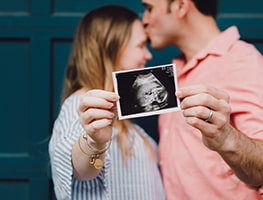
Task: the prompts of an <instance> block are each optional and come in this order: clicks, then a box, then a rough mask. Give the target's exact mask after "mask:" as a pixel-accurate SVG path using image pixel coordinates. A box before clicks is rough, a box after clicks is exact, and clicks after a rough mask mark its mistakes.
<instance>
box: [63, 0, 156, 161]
mask: <svg viewBox="0 0 263 200" xmlns="http://www.w3.org/2000/svg"><path fill="white" fill-rule="evenodd" d="M137 19H138V15H137V14H136V13H134V12H133V11H131V10H129V9H127V8H125V7H121V6H117V5H108V6H104V7H100V8H97V9H94V10H92V11H91V12H89V13H87V14H86V15H85V16H84V17H83V18H82V19H81V21H80V23H79V25H78V27H77V29H76V33H75V37H74V41H73V46H72V50H71V55H70V58H69V62H68V65H67V68H66V74H65V79H64V85H63V91H62V98H61V101H62V102H63V101H64V100H65V99H66V98H67V97H68V96H70V95H71V94H73V93H74V92H76V91H77V90H79V89H82V88H84V89H85V90H90V89H103V90H107V91H113V82H112V72H113V71H117V70H119V60H120V56H121V53H122V52H123V49H124V48H125V46H126V45H127V43H128V41H129V39H130V37H131V31H132V25H133V22H134V21H135V20H137ZM114 125H115V126H116V127H117V128H118V134H117V143H118V146H119V148H120V149H121V152H122V155H123V158H124V160H127V158H128V157H129V156H130V155H131V154H132V152H131V150H130V148H129V147H130V145H129V143H130V140H129V135H128V130H129V129H131V128H133V129H135V130H136V131H137V132H138V133H139V134H140V136H141V137H142V139H143V140H144V142H145V144H146V146H147V147H148V149H149V150H150V153H151V155H152V156H154V150H153V148H152V146H151V144H150V142H149V141H148V140H147V139H146V138H145V136H144V135H143V134H142V133H140V131H139V130H137V129H136V128H135V126H134V125H133V124H132V123H131V122H130V121H128V120H122V121H119V120H115V122H114Z"/></svg>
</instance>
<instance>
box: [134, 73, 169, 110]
mask: <svg viewBox="0 0 263 200" xmlns="http://www.w3.org/2000/svg"><path fill="white" fill-rule="evenodd" d="M132 88H133V91H134V95H135V102H136V103H135V107H139V108H140V109H142V110H143V111H145V112H148V111H155V110H160V109H162V108H164V107H166V106H167V105H168V92H167V90H166V88H165V87H164V85H163V84H162V83H161V82H160V81H159V80H158V79H157V78H156V77H155V76H154V75H153V74H152V73H151V72H150V73H148V74H140V75H138V76H137V77H136V79H135V81H134V83H133V85H132Z"/></svg>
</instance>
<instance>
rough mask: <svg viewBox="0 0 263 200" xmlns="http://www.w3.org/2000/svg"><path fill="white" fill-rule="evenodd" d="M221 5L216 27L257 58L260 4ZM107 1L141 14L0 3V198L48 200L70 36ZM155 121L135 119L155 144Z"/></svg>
mask: <svg viewBox="0 0 263 200" xmlns="http://www.w3.org/2000/svg"><path fill="white" fill-rule="evenodd" d="M220 2H221V3H220V15H219V17H218V23H219V25H220V28H222V29H224V28H225V27H227V26H230V25H234V24H235V25H237V26H238V27H239V30H240V33H241V36H242V38H243V39H244V40H247V41H250V42H252V43H254V44H255V46H256V47H257V48H258V49H259V50H260V51H261V52H262V53H263V7H262V6H259V5H261V0H252V1H250V2H249V3H248V2H247V1H245V0H241V1H238V3H236V2H235V1H226V0H222V1H220ZM109 3H110V4H121V5H126V6H128V7H130V8H131V9H133V10H135V11H137V12H138V13H140V14H141V13H142V11H143V8H142V6H141V3H140V0H126V1H121V0H119V1H118V0H115V1H113V0H111V1H110V0H100V1H84V0H80V1H75V0H53V1H51V0H31V1H29V0H24V1H21V0H8V1H1V2H0V58H1V62H2V66H1V79H0V83H1V88H2V90H1V91H2V92H1V99H0V109H1V112H0V114H1V121H0V124H1V140H0V196H1V199H4V200H5V199H8V200H17V199H19V200H36V199H37V200H42V199H43V200H47V199H53V190H52V182H51V179H50V166H49V158H48V151H47V149H48V141H49V137H50V134H51V130H52V125H53V122H54V119H55V118H56V116H57V114H58V110H59V98H60V89H61V83H62V77H63V73H64V67H65V65H66V63H67V59H68V54H69V50H70V47H71V42H72V36H73V34H74V30H75V27H76V25H77V23H78V21H79V19H80V17H81V16H83V14H84V13H85V12H87V11H89V10H90V9H92V8H94V7H97V6H100V5H103V4H109ZM176 52H177V50H176V49H174V48H167V49H165V50H162V51H158V52H157V51H153V56H154V59H153V60H152V61H151V62H149V63H148V65H149V66H150V65H158V64H164V63H169V62H170V60H171V58H172V57H173V56H174V55H175V54H176ZM262 67H263V66H262ZM153 120H154V121H156V120H157V117H156V116H155V117H146V118H142V119H138V120H136V121H137V122H138V123H140V124H142V125H143V126H144V128H145V129H146V130H148V131H149V132H150V133H151V134H152V136H153V137H154V138H155V139H156V140H158V135H157V125H154V126H153V125H152V124H153V123H150V122H152V121H153Z"/></svg>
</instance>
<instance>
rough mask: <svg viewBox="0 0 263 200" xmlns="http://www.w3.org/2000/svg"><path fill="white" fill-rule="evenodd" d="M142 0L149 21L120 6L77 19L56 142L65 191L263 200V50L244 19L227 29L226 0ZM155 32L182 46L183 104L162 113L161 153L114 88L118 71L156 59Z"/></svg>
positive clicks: (55, 159) (127, 199)
mask: <svg viewBox="0 0 263 200" xmlns="http://www.w3.org/2000/svg"><path fill="white" fill-rule="evenodd" d="M142 3H143V5H144V6H145V11H144V14H143V19H142V22H143V25H142V24H141V22H140V21H139V20H138V16H137V15H136V14H135V13H134V12H132V11H130V10H128V9H127V8H123V7H119V6H105V7H101V8H98V9H95V10H93V11H91V12H89V13H88V14H87V15H85V16H84V17H83V18H82V20H81V21H80V24H79V25H78V28H77V30H76V33H75V38H74V43H73V48H72V52H71V57H70V59H69V63H68V66H67V69H66V74H65V84H64V89H63V95H62V103H63V104H62V106H61V111H60V113H59V116H58V118H57V120H56V121H55V124H54V128H53V133H52V137H51V140H50V146H49V151H50V158H51V166H52V178H53V181H54V187H55V192H56V196H57V198H58V199H113V200H118V199H121V200H137V199H143V200H148V199H149V200H155V199H156V200H162V199H168V200H171V199H172V200H173V199H179V200H184V199H202V200H203V199H261V198H262V196H261V195H260V193H261V188H260V187H261V185H262V184H263V173H262V166H263V157H262V152H263V144H262V139H263V118H262V116H263V102H262V101H263V98H262V97H263V80H262V78H261V74H262V72H263V58H262V56H261V55H260V53H259V52H258V51H257V50H256V49H255V48H254V47H253V46H252V45H250V44H247V43H245V42H243V41H240V40H239V34H238V31H237V29H236V28H235V27H230V28H229V29H227V30H225V31H224V32H220V30H219V29H218V27H217V25H216V23H215V17H216V10H217V1H211V0H207V1H204V0H199V1H198V0H174V1H171V0H159V1H155V0H143V1H142ZM143 26H144V28H143ZM147 37H149V39H150V42H151V46H152V47H153V48H155V49H161V48H164V47H166V46H168V45H175V46H176V47H178V48H179V49H180V50H181V52H182V55H181V56H178V57H177V58H175V59H174V60H173V62H174V63H176V66H177V75H178V81H179V82H178V84H179V90H178V91H177V93H176V95H177V96H178V97H179V98H180V99H181V108H182V112H176V113H167V114H162V115H160V116H159V133H160V143H159V150H158V151H159V155H158V157H157V155H156V150H157V148H156V144H155V143H154V141H153V140H152V139H151V138H150V137H149V136H148V135H147V133H145V132H144V130H142V129H141V128H140V127H139V126H137V125H135V124H132V123H131V122H130V121H128V120H121V121H119V120H117V119H116V101H117V100H118V98H119V97H118V96H116V94H115V93H113V92H111V91H113V83H112V76H111V73H112V72H113V71H118V70H124V69H133V68H143V67H144V66H145V63H146V61H147V60H150V59H151V58H152V55H151V53H150V52H149V51H148V49H147V47H146V42H147ZM212 86H213V87H212ZM158 163H160V169H161V174H160V173H159V168H158ZM161 180H163V182H162V181H161Z"/></svg>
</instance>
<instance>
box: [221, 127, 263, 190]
mask: <svg viewBox="0 0 263 200" xmlns="http://www.w3.org/2000/svg"><path fill="white" fill-rule="evenodd" d="M229 135H230V136H229V137H228V139H227V140H231V141H227V143H228V146H227V148H226V149H220V151H218V153H219V154H220V155H221V156H222V158H223V159H224V160H225V161H226V163H228V165H229V166H230V167H231V168H232V169H233V170H234V172H235V174H236V175H237V177H239V178H240V179H241V180H242V181H244V182H245V183H247V184H249V185H251V186H253V187H260V186H261V185H263V141H261V140H256V139H251V138H249V137H247V136H246V135H244V134H243V133H241V132H239V131H238V130H236V129H234V128H233V129H232V130H231V133H229Z"/></svg>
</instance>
